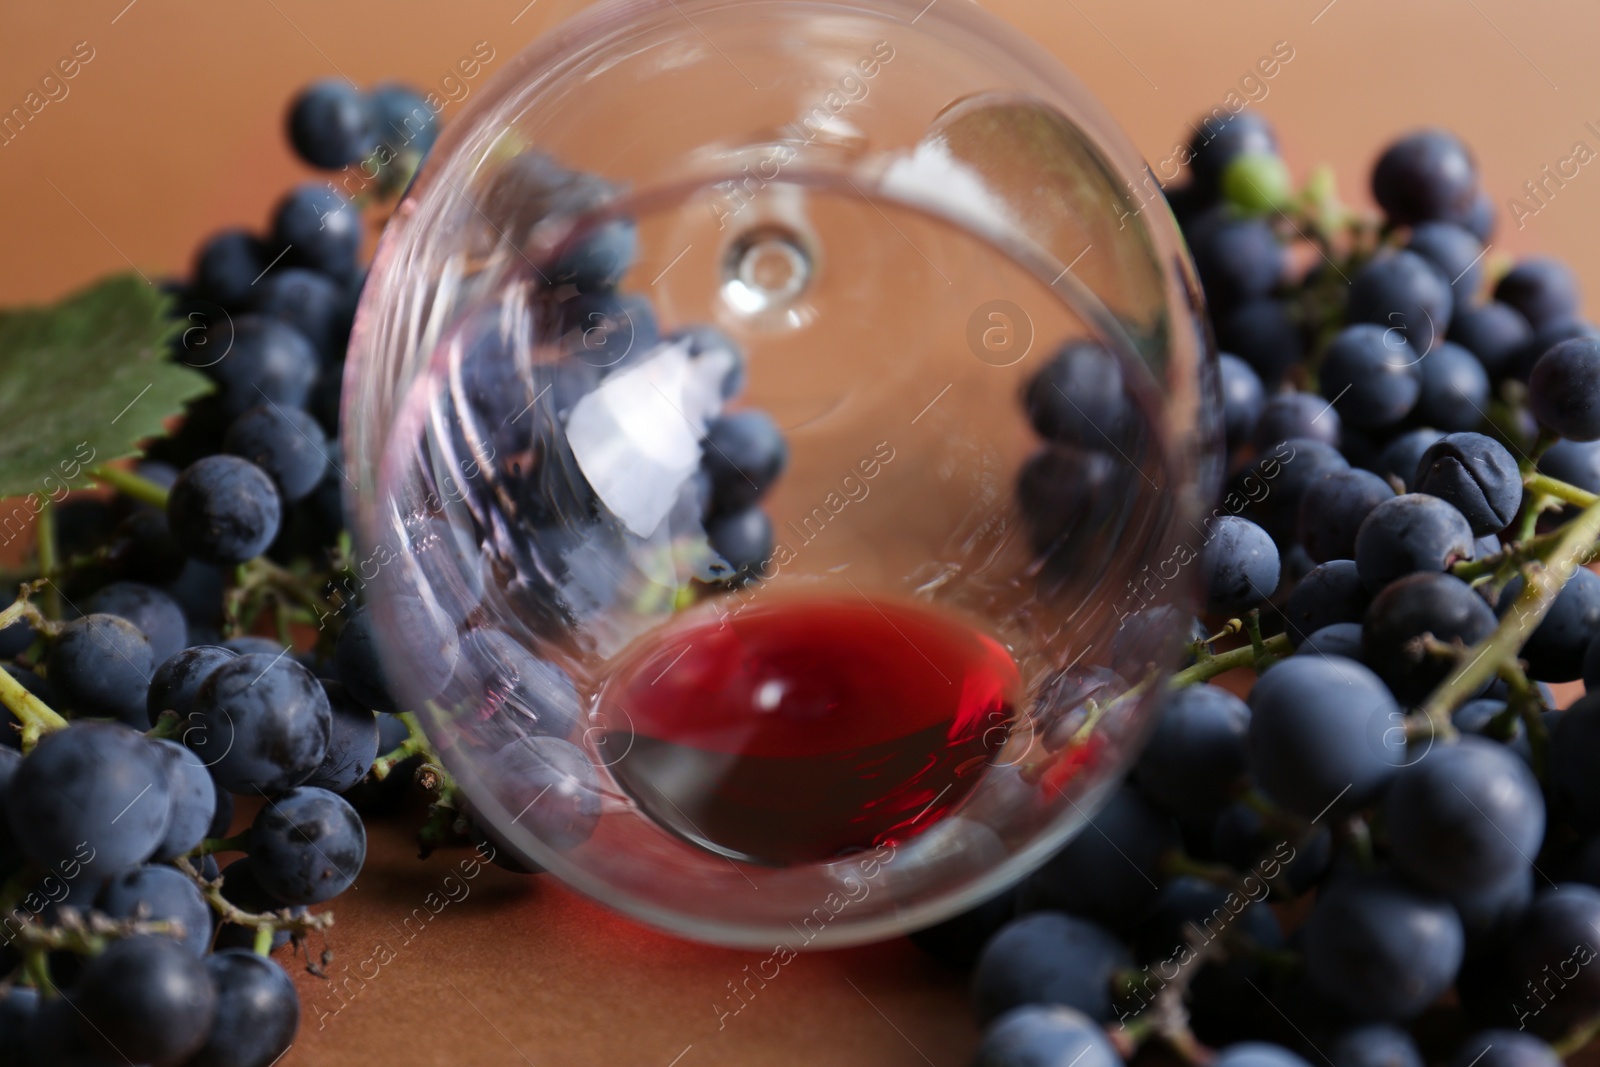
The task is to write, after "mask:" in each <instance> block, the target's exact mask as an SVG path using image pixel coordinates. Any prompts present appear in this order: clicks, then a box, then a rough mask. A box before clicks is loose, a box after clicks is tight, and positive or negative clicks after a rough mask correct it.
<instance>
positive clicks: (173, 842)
mask: <svg viewBox="0 0 1600 1067" xmlns="http://www.w3.org/2000/svg"><path fill="white" fill-rule="evenodd" d="M151 743H152V744H154V745H155V746H156V750H157V751H158V752H160V753H161V755H162V756H163V757H164V758H165V760H166V763H167V791H168V792H169V793H170V794H171V800H172V816H171V818H170V819H169V820H168V822H167V834H166V836H165V837H163V838H162V839H161V844H160V846H159V847H157V849H156V851H155V858H156V859H158V860H162V861H166V860H174V859H177V858H178V857H179V856H182V855H184V854H185V853H187V852H189V851H190V850H192V849H193V848H194V847H195V846H196V845H198V844H200V842H201V841H203V840H204V839H205V838H206V836H207V833H208V831H209V830H210V828H211V820H212V819H213V818H214V817H215V816H216V813H217V791H216V786H215V785H214V784H213V783H212V781H211V772H210V771H208V770H206V765H205V764H204V763H201V762H200V757H199V756H196V755H195V754H194V753H193V752H191V751H190V750H189V749H187V748H185V747H183V746H182V745H180V744H178V743H177V742H176V741H168V740H166V739H164V738H163V739H160V740H154V741H152V742H151Z"/></svg>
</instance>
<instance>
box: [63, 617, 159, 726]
mask: <svg viewBox="0 0 1600 1067" xmlns="http://www.w3.org/2000/svg"><path fill="white" fill-rule="evenodd" d="M151 659H152V657H151V654H150V642H149V641H148V640H147V639H146V638H145V636H144V634H143V633H142V632H141V631H140V630H139V628H138V627H136V626H135V625H134V624H133V623H131V622H129V621H128V620H126V619H123V618H120V617H118V616H116V615H85V616H84V617H83V618H81V619H73V620H72V621H71V622H69V623H67V624H66V626H64V627H62V629H61V632H60V633H59V634H57V635H56V638H55V641H54V642H52V643H51V645H50V652H49V656H48V658H47V659H46V664H47V666H48V667H49V670H50V687H51V688H52V689H54V690H55V691H56V692H57V693H58V694H59V695H60V697H61V699H62V700H63V701H64V702H65V703H66V706H67V708H70V709H71V710H72V711H75V712H77V713H78V714H79V715H95V716H103V717H106V718H113V719H120V720H121V721H122V722H125V723H127V724H128V725H130V726H133V727H136V728H138V729H141V730H148V729H149V728H150V722H149V720H148V718H147V716H146V712H145V707H144V690H145V687H146V686H147V685H149V684H150V674H151V666H152V664H151Z"/></svg>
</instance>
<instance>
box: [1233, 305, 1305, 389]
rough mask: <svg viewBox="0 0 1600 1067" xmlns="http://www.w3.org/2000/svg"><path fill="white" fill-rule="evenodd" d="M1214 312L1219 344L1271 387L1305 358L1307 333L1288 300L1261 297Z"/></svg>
mask: <svg viewBox="0 0 1600 1067" xmlns="http://www.w3.org/2000/svg"><path fill="white" fill-rule="evenodd" d="M1211 311H1212V314H1213V316H1214V318H1213V322H1214V324H1215V327H1216V331H1217V345H1218V346H1219V347H1221V348H1222V349H1224V350H1225V351H1228V352H1232V353H1234V354H1235V355H1237V356H1238V357H1239V358H1240V359H1242V360H1244V361H1245V362H1246V363H1248V364H1250V366H1251V367H1253V368H1255V372H1256V373H1257V374H1259V375H1261V381H1262V382H1263V383H1264V384H1265V385H1266V386H1268V387H1269V388H1270V387H1273V386H1276V385H1277V384H1278V383H1279V382H1281V381H1282V380H1283V376H1284V374H1285V373H1287V372H1288V370H1289V369H1290V368H1291V367H1294V366H1297V365H1298V364H1299V363H1300V360H1301V359H1302V358H1303V357H1304V356H1305V347H1306V341H1305V331H1304V330H1303V329H1302V328H1301V325H1300V323H1299V321H1298V320H1297V319H1296V318H1295V313H1294V310H1293V309H1292V307H1291V306H1290V305H1289V303H1288V302H1286V301H1283V300H1276V299H1273V298H1271V297H1261V298H1260V299H1257V300H1247V301H1245V302H1244V303H1242V304H1240V305H1239V306H1238V307H1234V308H1226V309H1219V308H1212V309H1211Z"/></svg>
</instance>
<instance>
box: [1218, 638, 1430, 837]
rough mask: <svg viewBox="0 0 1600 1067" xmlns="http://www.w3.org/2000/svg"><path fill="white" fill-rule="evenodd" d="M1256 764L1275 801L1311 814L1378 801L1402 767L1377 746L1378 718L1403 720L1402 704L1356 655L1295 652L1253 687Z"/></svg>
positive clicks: (1252, 742)
mask: <svg viewBox="0 0 1600 1067" xmlns="http://www.w3.org/2000/svg"><path fill="white" fill-rule="evenodd" d="M1249 704H1250V732H1249V735H1248V741H1249V751H1250V768H1251V770H1252V771H1253V772H1254V774H1255V777H1256V780H1257V781H1258V782H1260V783H1261V787H1262V788H1263V789H1265V790H1266V791H1267V793H1268V794H1269V795H1271V796H1272V797H1273V799H1275V800H1277V801H1278V802H1279V803H1280V804H1283V805H1284V806H1285V807H1287V808H1288V809H1289V810H1291V811H1293V812H1294V813H1295V814H1297V815H1302V816H1304V817H1305V818H1308V819H1313V818H1318V817H1319V816H1322V817H1326V816H1327V815H1328V814H1330V813H1331V814H1333V815H1335V816H1337V815H1338V814H1339V813H1342V812H1347V811H1353V810H1355V809H1357V808H1360V807H1362V806H1363V805H1366V804H1368V803H1371V802H1372V801H1373V800H1375V799H1376V798H1377V797H1378V796H1379V795H1380V794H1381V793H1382V792H1383V790H1384V788H1385V787H1386V786H1387V785H1388V784H1389V779H1390V778H1391V777H1392V776H1393V774H1394V767H1393V765H1392V764H1391V763H1390V762H1389V760H1388V758H1387V756H1386V754H1385V753H1384V752H1383V751H1382V750H1381V748H1380V747H1378V746H1375V745H1374V744H1373V743H1372V729H1373V723H1390V722H1397V721H1399V718H1400V708H1399V705H1397V704H1396V703H1395V700H1394V697H1393V696H1391V695H1390V694H1389V690H1388V688H1387V687H1386V686H1385V685H1384V684H1383V682H1382V681H1380V680H1379V678H1378V676H1377V675H1376V674H1374V673H1373V672H1372V671H1371V670H1369V669H1367V668H1366V667H1363V666H1362V665H1361V664H1359V663H1356V662H1355V661H1354V660H1341V659H1338V658H1337V657H1333V656H1328V657H1321V656H1292V657H1290V658H1289V659H1286V660H1284V661H1282V662H1280V663H1276V664H1273V666H1272V667H1270V668H1269V669H1268V670H1267V671H1266V673H1264V674H1262V676H1261V677H1260V679H1258V680H1257V682H1256V684H1255V688H1254V689H1252V690H1251V691H1250V700H1249Z"/></svg>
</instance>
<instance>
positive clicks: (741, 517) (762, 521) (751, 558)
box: [706, 506, 773, 578]
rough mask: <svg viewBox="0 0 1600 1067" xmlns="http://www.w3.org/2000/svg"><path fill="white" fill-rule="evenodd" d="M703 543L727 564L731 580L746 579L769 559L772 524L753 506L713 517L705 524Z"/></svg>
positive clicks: (771, 544)
mask: <svg viewBox="0 0 1600 1067" xmlns="http://www.w3.org/2000/svg"><path fill="white" fill-rule="evenodd" d="M706 540H707V541H708V542H710V544H711V550H712V551H713V552H715V553H716V554H717V555H718V556H719V557H720V558H721V559H722V561H723V562H724V563H726V564H727V566H728V572H729V576H730V577H734V578H748V577H749V576H751V575H753V574H756V573H758V572H759V571H760V570H761V568H762V567H763V566H765V565H766V562H767V561H768V560H769V559H771V558H772V548H773V533H772V520H771V519H769V518H768V517H767V513H766V512H765V511H762V510H761V508H760V507H755V506H753V507H748V508H745V509H744V510H743V511H736V512H734V513H733V514H731V515H716V516H713V517H712V518H711V519H709V520H707V522H706Z"/></svg>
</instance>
